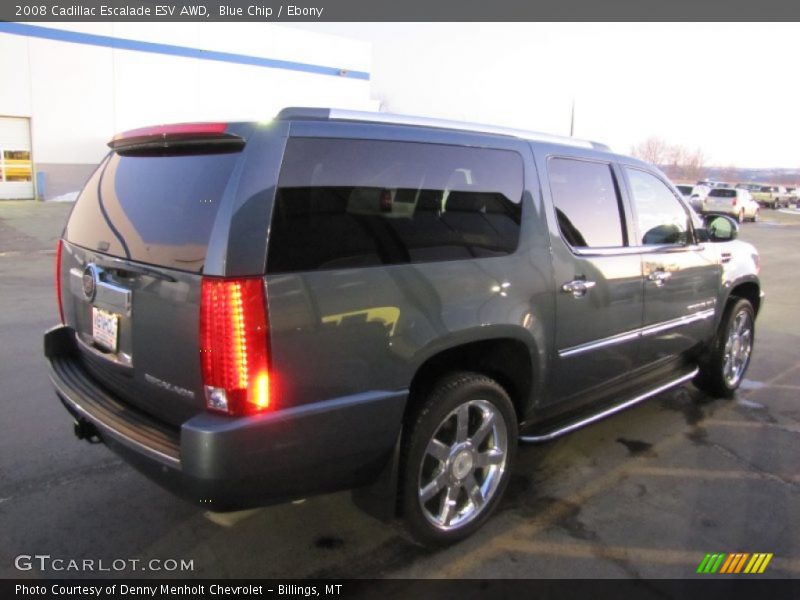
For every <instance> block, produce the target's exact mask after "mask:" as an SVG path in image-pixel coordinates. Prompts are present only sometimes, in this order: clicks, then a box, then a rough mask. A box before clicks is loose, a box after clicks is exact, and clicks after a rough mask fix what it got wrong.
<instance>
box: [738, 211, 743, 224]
mask: <svg viewBox="0 0 800 600" xmlns="http://www.w3.org/2000/svg"><path fill="white" fill-rule="evenodd" d="M738 221H739V223H744V209H743V208H742V209H741V210H739V217H738Z"/></svg>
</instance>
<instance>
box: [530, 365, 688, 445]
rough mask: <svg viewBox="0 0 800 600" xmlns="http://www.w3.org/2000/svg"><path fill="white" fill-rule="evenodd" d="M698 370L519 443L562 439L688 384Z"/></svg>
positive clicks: (538, 442) (536, 442) (537, 442)
mask: <svg viewBox="0 0 800 600" xmlns="http://www.w3.org/2000/svg"><path fill="white" fill-rule="evenodd" d="M698 370H699V369H696V368H695V369H694V370H693V371H692V372H691V373H688V374H686V375H681V376H680V377H678V378H677V379H673V380H672V381H668V382H667V383H664V384H662V385H660V386H658V387H656V388H653V389H652V390H650V391H647V392H645V393H644V394H641V395H639V396H636V397H634V398H631V399H630V400H627V401H626V402H623V403H622V404H617V405H616V406H612V407H611V408H608V409H606V410H604V411H602V412H599V413H597V414H595V415H592V416H590V417H587V418H585V419H582V420H580V421H575V422H574V423H570V424H569V425H566V426H564V427H561V428H560V429H555V430H553V431H551V432H550V433H546V434H544V435H521V436H519V441H520V442H522V443H524V444H540V443H542V442H549V441H550V440H553V439H555V438H557V437H561V436H562V435H566V434H568V433H571V432H573V431H575V430H576V429H580V428H581V427H584V426H585V425H589V424H591V423H595V422H597V421H600V420H602V419H605V418H606V417H610V416H611V415H614V414H616V413H618V412H621V411H623V410H625V409H626V408H630V407H631V406H633V405H634V404H638V403H639V402H643V401H645V400H647V399H648V398H652V397H653V396H655V395H657V394H660V393H661V392H664V391H666V390H668V389H670V388H674V387H677V386H679V385H681V384H683V383H686V382H687V381H690V380H692V379H694V376H695V375H697V372H698Z"/></svg>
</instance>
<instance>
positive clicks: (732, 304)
mask: <svg viewBox="0 0 800 600" xmlns="http://www.w3.org/2000/svg"><path fill="white" fill-rule="evenodd" d="M754 341H755V311H754V310H753V305H752V304H750V302H749V301H747V300H745V299H743V298H740V299H731V300H730V301H729V302H728V305H727V306H726V307H725V312H724V313H723V315H722V322H721V323H720V325H719V329H718V330H717V334H716V336H715V337H714V341H713V342H712V344H711V347H710V348H709V353H708V355H707V356H706V357H705V359H704V360H702V361H701V363H700V372H699V373H698V374H697V377H696V378H695V384H696V385H697V387H699V388H700V389H701V390H703V391H704V392H706V393H708V394H710V395H711V396H714V397H717V398H731V397H732V396H733V394H734V392H735V391H736V389H737V388H738V387H739V385H740V384H741V383H742V379H744V374H745V372H746V371H747V367H748V365H749V364H750V357H751V355H752V353H753V342H754Z"/></svg>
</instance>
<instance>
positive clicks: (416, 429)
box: [400, 372, 518, 546]
mask: <svg viewBox="0 0 800 600" xmlns="http://www.w3.org/2000/svg"><path fill="white" fill-rule="evenodd" d="M408 426H410V429H409V431H408V435H404V438H405V440H404V443H403V446H402V454H401V457H400V469H401V470H400V510H401V514H402V515H403V520H404V522H405V526H406V528H407V529H408V531H409V532H410V533H411V535H412V537H413V538H414V539H415V540H416V541H417V542H419V543H421V544H423V545H431V546H441V545H445V544H451V543H453V542H456V541H458V540H461V539H464V538H466V537H467V536H469V535H471V534H472V533H474V532H475V531H477V530H478V529H479V528H480V527H481V526H482V525H483V524H484V523H485V522H486V520H487V519H488V518H489V516H490V515H491V514H492V512H493V511H494V510H495V508H496V507H497V505H498V503H499V502H500V499H501V497H502V496H503V493H504V492H505V489H506V486H507V485H508V480H509V477H510V474H511V468H512V466H513V464H514V457H515V456H516V449H517V437H518V429H517V417H516V413H515V411H514V406H513V404H512V403H511V400H510V398H509V397H508V394H507V393H506V391H505V390H504V389H503V388H502V387H501V386H500V385H499V384H498V383H497V382H496V381H494V380H493V379H490V378H488V377H486V376H484V375H480V374H478V373H471V372H459V373H454V374H452V375H449V376H447V377H444V378H442V379H440V380H439V381H438V382H437V383H436V384H435V386H434V387H433V391H432V392H431V394H430V396H429V397H428V399H427V400H426V401H425V403H424V404H423V405H422V406H421V407H420V408H419V409H418V411H417V412H416V415H415V416H414V417H413V420H411V421H409V424H408ZM480 465H484V466H480Z"/></svg>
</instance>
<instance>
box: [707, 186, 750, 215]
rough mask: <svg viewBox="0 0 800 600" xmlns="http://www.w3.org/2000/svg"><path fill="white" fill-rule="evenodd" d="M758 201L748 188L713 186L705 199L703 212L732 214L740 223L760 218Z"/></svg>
mask: <svg viewBox="0 0 800 600" xmlns="http://www.w3.org/2000/svg"><path fill="white" fill-rule="evenodd" d="M758 209H759V205H758V202H756V201H755V200H753V196H752V195H751V194H750V192H749V191H748V190H743V189H731V188H713V189H712V190H711V191H710V192H709V193H708V196H706V198H705V200H703V209H702V212H703V213H718V214H724V215H730V216H732V217H734V218H735V219H737V220H738V221H739V223H743V222H744V221H745V220H748V219H749V220H750V221H757V220H758Z"/></svg>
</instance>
